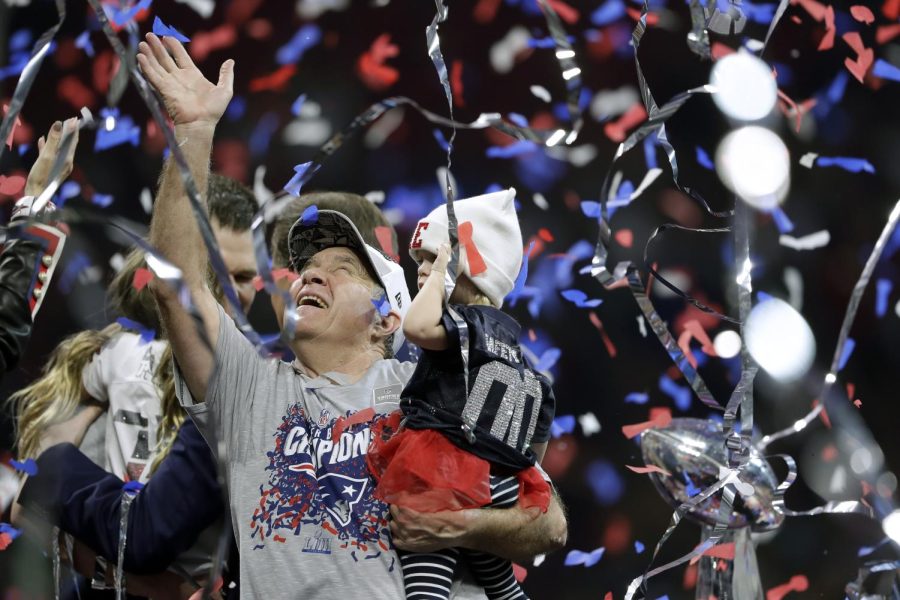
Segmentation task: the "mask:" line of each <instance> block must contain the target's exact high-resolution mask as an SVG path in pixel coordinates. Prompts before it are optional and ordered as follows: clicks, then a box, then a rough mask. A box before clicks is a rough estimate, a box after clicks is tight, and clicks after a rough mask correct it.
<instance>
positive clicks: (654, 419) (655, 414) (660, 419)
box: [622, 407, 672, 440]
mask: <svg viewBox="0 0 900 600" xmlns="http://www.w3.org/2000/svg"><path fill="white" fill-rule="evenodd" d="M671 423H672V411H671V409H669V408H667V407H662V408H653V409H651V410H650V420H649V421H644V422H643V423H635V424H634V425H623V426H622V433H623V434H624V435H625V437H626V438H628V439H629V440H630V439H631V438H633V437H636V436H638V435H640V434H641V433H643V432H644V431H646V430H648V429H651V428H653V427H657V428H663V427H668V426H669V425H670V424H671Z"/></svg>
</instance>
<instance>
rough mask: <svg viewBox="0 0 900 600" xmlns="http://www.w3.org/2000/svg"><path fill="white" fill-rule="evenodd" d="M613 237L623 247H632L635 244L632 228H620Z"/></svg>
mask: <svg viewBox="0 0 900 600" xmlns="http://www.w3.org/2000/svg"><path fill="white" fill-rule="evenodd" d="M613 238H615V240H616V242H617V243H618V244H619V245H620V246H622V247H623V248H631V245H632V244H634V232H633V231H631V230H630V229H619V230H618V231H616V233H615V235H613Z"/></svg>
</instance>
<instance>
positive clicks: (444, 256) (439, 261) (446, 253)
mask: <svg viewBox="0 0 900 600" xmlns="http://www.w3.org/2000/svg"><path fill="white" fill-rule="evenodd" d="M449 262H450V244H441V247H440V248H438V253H437V257H436V258H435V259H434V264H432V265H431V272H432V273H433V272H435V271H437V272H438V273H441V277H443V274H444V273H446V272H447V263H449Z"/></svg>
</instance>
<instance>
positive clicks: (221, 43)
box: [188, 24, 237, 62]
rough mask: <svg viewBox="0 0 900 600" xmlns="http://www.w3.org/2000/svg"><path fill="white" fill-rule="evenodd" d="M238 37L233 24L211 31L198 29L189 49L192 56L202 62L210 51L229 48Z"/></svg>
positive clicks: (192, 37)
mask: <svg viewBox="0 0 900 600" xmlns="http://www.w3.org/2000/svg"><path fill="white" fill-rule="evenodd" d="M236 39H237V32H236V31H235V30H234V27H233V26H232V25H228V24H226V25H222V26H221V27H216V28H215V29H213V30H211V31H198V32H197V33H195V34H194V35H193V36H191V43H190V46H189V47H188V51H189V52H190V53H191V57H192V58H193V59H194V60H195V61H197V62H202V61H204V60H206V57H207V56H209V54H210V52H214V51H216V50H219V49H221V48H227V47H228V46H231V45H233V44H234V42H235V40H236Z"/></svg>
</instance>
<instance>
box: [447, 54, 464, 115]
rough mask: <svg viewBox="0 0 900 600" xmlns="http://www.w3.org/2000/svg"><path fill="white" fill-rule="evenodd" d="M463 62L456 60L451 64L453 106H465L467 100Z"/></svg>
mask: <svg viewBox="0 0 900 600" xmlns="http://www.w3.org/2000/svg"><path fill="white" fill-rule="evenodd" d="M462 72H463V64H462V61H461V60H454V61H453V64H452V65H451V66H450V89H452V90H453V106H458V107H460V108H462V107H465V105H466V101H465V100H464V99H463V82H462Z"/></svg>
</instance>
